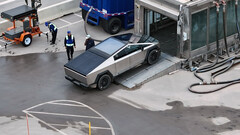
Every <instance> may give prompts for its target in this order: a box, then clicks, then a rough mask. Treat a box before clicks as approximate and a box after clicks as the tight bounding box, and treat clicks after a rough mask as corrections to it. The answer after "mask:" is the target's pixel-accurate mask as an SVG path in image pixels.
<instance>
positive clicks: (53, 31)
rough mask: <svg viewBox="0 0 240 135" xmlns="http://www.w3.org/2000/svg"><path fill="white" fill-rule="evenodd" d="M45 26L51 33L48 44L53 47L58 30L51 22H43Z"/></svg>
mask: <svg viewBox="0 0 240 135" xmlns="http://www.w3.org/2000/svg"><path fill="white" fill-rule="evenodd" d="M45 25H46V26H47V27H48V28H49V31H50V32H51V33H52V40H51V41H50V42H51V45H53V44H55V41H56V38H57V32H58V29H57V27H56V25H55V24H53V23H51V22H45Z"/></svg>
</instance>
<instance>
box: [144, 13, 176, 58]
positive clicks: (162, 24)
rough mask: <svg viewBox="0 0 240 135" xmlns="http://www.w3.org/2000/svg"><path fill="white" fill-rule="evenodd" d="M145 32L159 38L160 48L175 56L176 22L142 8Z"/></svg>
mask: <svg viewBox="0 0 240 135" xmlns="http://www.w3.org/2000/svg"><path fill="white" fill-rule="evenodd" d="M144 22H145V24H144V27H145V28H144V29H145V31H144V32H145V34H147V35H150V36H152V37H154V38H156V39H158V40H159V43H160V45H161V50H162V52H164V53H167V54H170V55H172V56H177V52H178V44H177V22H176V21H174V20H172V19H170V18H168V17H167V16H164V15H162V14H160V13H157V12H155V11H152V10H149V9H145V10H144Z"/></svg>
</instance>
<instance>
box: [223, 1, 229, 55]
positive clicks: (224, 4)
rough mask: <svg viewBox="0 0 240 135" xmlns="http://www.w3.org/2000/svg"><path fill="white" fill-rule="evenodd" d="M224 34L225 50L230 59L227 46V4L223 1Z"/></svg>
mask: <svg viewBox="0 0 240 135" xmlns="http://www.w3.org/2000/svg"><path fill="white" fill-rule="evenodd" d="M223 34H224V42H225V49H226V53H227V56H228V57H229V53H228V44H227V34H226V3H225V1H223Z"/></svg>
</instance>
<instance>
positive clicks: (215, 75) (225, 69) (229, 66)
mask: <svg viewBox="0 0 240 135" xmlns="http://www.w3.org/2000/svg"><path fill="white" fill-rule="evenodd" d="M233 64H234V60H232V61H231V63H230V64H229V65H228V66H227V67H225V68H223V69H221V70H219V71H218V72H217V73H216V74H212V77H211V81H212V82H215V80H214V78H215V77H217V76H218V75H221V74H223V73H225V72H227V71H228V70H229V69H230V68H231V67H232V66H233Z"/></svg>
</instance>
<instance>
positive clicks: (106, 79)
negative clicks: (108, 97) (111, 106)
mask: <svg viewBox="0 0 240 135" xmlns="http://www.w3.org/2000/svg"><path fill="white" fill-rule="evenodd" d="M111 82H112V79H111V77H110V75H108V74H104V75H102V76H101V77H100V78H99V80H98V83H97V87H98V89H99V90H105V89H107V88H108V87H109V86H110V84H111Z"/></svg>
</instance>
